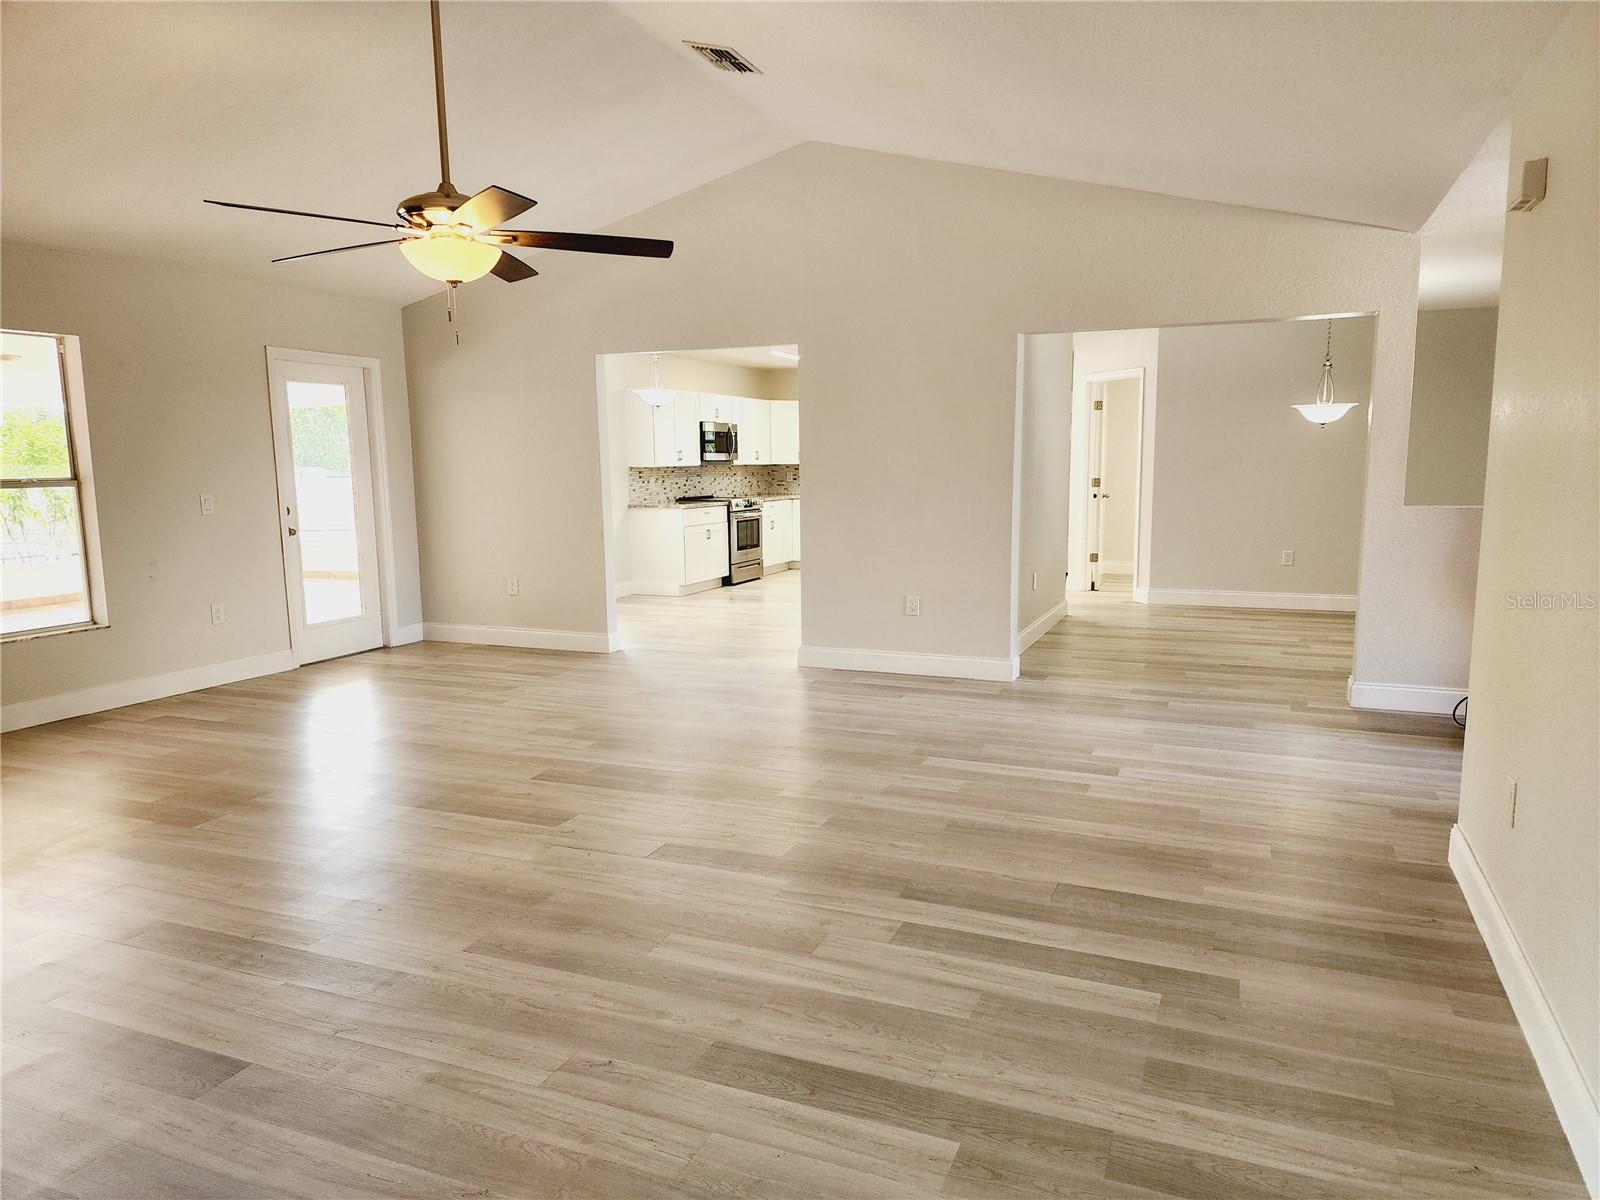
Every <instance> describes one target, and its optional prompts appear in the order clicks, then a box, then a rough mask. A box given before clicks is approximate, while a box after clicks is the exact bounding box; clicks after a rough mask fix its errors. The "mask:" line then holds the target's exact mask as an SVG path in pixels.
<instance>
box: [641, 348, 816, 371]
mask: <svg viewBox="0 0 1600 1200" xmlns="http://www.w3.org/2000/svg"><path fill="white" fill-rule="evenodd" d="M774 349H777V350H787V351H788V352H789V353H790V354H798V353H800V347H799V346H793V345H791V346H777V347H773V346H738V347H735V348H733V349H728V350H674V351H673V352H672V354H673V356H674V357H675V358H697V359H699V360H700V361H701V362H720V363H732V364H733V365H734V366H737V367H754V368H756V370H758V371H794V370H798V369H799V367H800V363H799V362H798V361H797V360H795V359H792V358H780V357H778V356H777V355H776V354H774V353H772V351H773V350H774Z"/></svg>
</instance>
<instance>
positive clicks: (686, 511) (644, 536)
mask: <svg viewBox="0 0 1600 1200" xmlns="http://www.w3.org/2000/svg"><path fill="white" fill-rule="evenodd" d="M597 371H598V377H599V378H598V388H599V398H600V415H601V431H602V437H601V457H602V463H601V468H602V478H603V480H604V494H605V497H606V525H605V529H606V577H607V583H606V589H607V594H606V607H607V616H608V621H609V629H610V633H611V637H612V640H613V644H614V645H617V646H618V647H620V648H621V649H622V650H623V651H625V652H633V653H635V654H642V655H650V654H656V653H660V654H667V655H683V654H689V655H693V656H695V657H696V659H697V660H698V661H701V662H711V663H715V662H718V661H723V660H741V661H748V660H751V659H755V658H771V659H772V660H774V661H778V660H782V661H783V662H785V663H787V664H788V665H793V664H794V663H795V660H796V658H797V655H798V651H799V646H800V616H801V586H800V565H801V561H802V549H801V548H802V544H803V534H802V530H803V524H804V517H803V512H802V507H801V505H802V501H801V495H800V455H801V400H800V348H799V346H798V345H796V344H794V343H776V344H770V345H759V346H742V347H722V348H714V349H692V350H681V349H678V350H646V351H639V352H632V353H619V354H607V355H602V356H600V358H599V360H598V363H597Z"/></svg>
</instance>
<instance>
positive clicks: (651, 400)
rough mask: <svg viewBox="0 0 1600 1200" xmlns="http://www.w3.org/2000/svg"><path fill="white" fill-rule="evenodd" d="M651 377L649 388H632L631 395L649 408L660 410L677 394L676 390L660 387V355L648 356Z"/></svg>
mask: <svg viewBox="0 0 1600 1200" xmlns="http://www.w3.org/2000/svg"><path fill="white" fill-rule="evenodd" d="M650 362H651V376H650V386H649V387H647V388H634V389H633V394H634V395H635V396H637V397H639V399H641V400H643V401H644V402H645V403H646V404H648V405H649V406H650V407H651V408H660V407H661V406H662V405H663V404H671V403H672V401H673V399H674V398H675V397H676V396H677V394H678V389H677V388H664V387H662V386H661V355H659V354H652V355H651V356H650Z"/></svg>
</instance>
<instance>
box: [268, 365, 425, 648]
mask: <svg viewBox="0 0 1600 1200" xmlns="http://www.w3.org/2000/svg"><path fill="white" fill-rule="evenodd" d="M280 363H282V364H286V365H287V364H293V363H315V364H318V365H321V366H333V367H352V368H358V369H359V370H360V371H361V374H362V382H363V384H364V385H365V391H366V394H367V395H366V399H367V413H366V416H367V456H368V458H369V459H371V462H372V523H373V530H374V532H375V534H376V538H377V551H378V579H377V585H378V617H379V629H380V631H381V633H382V637H383V645H385V646H393V645H395V644H396V642H395V638H396V635H397V634H398V632H399V630H400V613H399V602H398V587H397V583H396V578H395V550H394V521H393V517H392V511H391V505H390V503H389V456H388V439H387V437H386V435H385V432H384V420H383V409H384V405H383V368H382V366H381V364H380V363H379V361H378V360H377V359H376V358H370V357H368V356H366V355H361V354H333V353H329V352H328V351H325V350H295V349H291V348H290V347H287V346H268V347H266V367H267V373H266V384H267V421H268V423H269V425H273V421H272V374H273V371H274V369H275V367H276V366H277V364H280ZM272 436H273V491H274V493H275V494H277V495H278V515H279V516H281V515H282V510H283V496H282V494H281V492H280V491H279V487H278V474H277V454H278V449H279V447H278V444H277V430H276V426H275V425H273V431H272ZM278 526H279V534H278V540H279V548H278V552H279V554H280V556H281V563H282V567H283V619H284V626H285V628H286V629H287V630H288V634H289V652H290V653H291V654H293V655H294V656H295V665H296V666H299V665H300V652H301V651H300V647H298V646H296V645H295V633H294V616H293V611H294V610H293V608H292V607H291V605H290V601H289V592H290V589H291V588H293V587H295V586H296V584H295V581H294V580H292V579H290V578H289V548H288V547H287V546H285V545H283V544H282V541H283V533H282V526H283V522H282V521H281V520H279V521H278Z"/></svg>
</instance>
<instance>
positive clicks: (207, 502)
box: [200, 492, 217, 517]
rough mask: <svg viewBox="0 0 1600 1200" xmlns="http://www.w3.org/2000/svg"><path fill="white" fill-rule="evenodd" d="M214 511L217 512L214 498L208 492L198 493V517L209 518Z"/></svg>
mask: <svg viewBox="0 0 1600 1200" xmlns="http://www.w3.org/2000/svg"><path fill="white" fill-rule="evenodd" d="M216 511H217V501H216V499H215V497H213V496H212V495H211V493H210V492H201V493H200V515H201V516H202V517H209V516H210V515H211V514H212V513H214V512H216Z"/></svg>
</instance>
